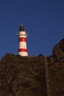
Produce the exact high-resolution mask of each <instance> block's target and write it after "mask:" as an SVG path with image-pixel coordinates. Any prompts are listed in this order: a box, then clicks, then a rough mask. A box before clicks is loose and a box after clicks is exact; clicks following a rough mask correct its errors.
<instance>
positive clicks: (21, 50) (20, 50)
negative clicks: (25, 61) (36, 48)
mask: <svg viewBox="0 0 64 96" xmlns="http://www.w3.org/2000/svg"><path fill="white" fill-rule="evenodd" d="M18 52H27V49H19V50H18Z"/></svg>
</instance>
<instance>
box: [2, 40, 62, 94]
mask: <svg viewBox="0 0 64 96" xmlns="http://www.w3.org/2000/svg"><path fill="white" fill-rule="evenodd" d="M0 96H64V39H62V40H61V41H60V42H59V43H58V44H56V45H55V47H54V48H53V50H52V56H49V57H45V56H43V55H42V54H40V55H39V56H36V57H20V56H18V55H17V56H16V55H14V54H11V53H7V54H6V55H5V56H4V57H3V58H2V59H1V60H0Z"/></svg>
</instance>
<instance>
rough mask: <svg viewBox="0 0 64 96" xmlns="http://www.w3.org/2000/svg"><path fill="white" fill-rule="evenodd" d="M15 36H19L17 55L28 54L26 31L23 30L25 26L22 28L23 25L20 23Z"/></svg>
mask: <svg viewBox="0 0 64 96" xmlns="http://www.w3.org/2000/svg"><path fill="white" fill-rule="evenodd" d="M17 36H18V38H19V49H18V55H20V56H28V52H27V42H26V38H27V34H26V31H25V28H24V26H23V25H21V26H20V27H19V32H18V34H17Z"/></svg>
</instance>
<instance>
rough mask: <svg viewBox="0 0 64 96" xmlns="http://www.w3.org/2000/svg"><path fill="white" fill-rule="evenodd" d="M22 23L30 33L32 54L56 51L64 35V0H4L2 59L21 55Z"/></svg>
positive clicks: (0, 37)
mask: <svg viewBox="0 0 64 96" xmlns="http://www.w3.org/2000/svg"><path fill="white" fill-rule="evenodd" d="M21 24H24V26H25V28H26V31H27V34H28V38H27V44H28V52H29V55H30V56H37V55H39V54H43V55H50V54H52V48H53V46H54V45H55V44H57V43H58V42H59V41H60V40H61V39H62V38H64V0H0V58H1V57H2V56H4V55H5V54H6V53H13V54H17V51H18V38H17V36H16V33H17V32H18V28H19V26H20V25H21Z"/></svg>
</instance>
